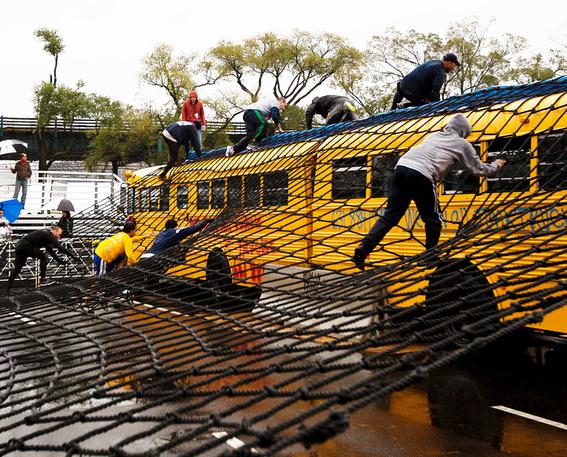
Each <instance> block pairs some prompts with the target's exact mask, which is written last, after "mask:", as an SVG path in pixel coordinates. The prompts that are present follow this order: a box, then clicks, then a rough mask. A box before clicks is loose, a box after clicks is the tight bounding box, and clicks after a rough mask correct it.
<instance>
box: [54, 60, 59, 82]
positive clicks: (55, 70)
mask: <svg viewBox="0 0 567 457" xmlns="http://www.w3.org/2000/svg"><path fill="white" fill-rule="evenodd" d="M58 61H59V54H56V55H55V66H54V67H53V87H57V63H58Z"/></svg>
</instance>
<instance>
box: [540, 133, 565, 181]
mask: <svg viewBox="0 0 567 457" xmlns="http://www.w3.org/2000/svg"><path fill="white" fill-rule="evenodd" d="M538 157H539V167H538V176H539V187H540V189H544V190H550V191H553V190H559V189H567V181H565V173H566V172H567V133H561V134H552V135H546V136H540V137H539V139H538Z"/></svg>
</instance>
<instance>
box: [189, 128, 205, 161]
mask: <svg viewBox="0 0 567 457" xmlns="http://www.w3.org/2000/svg"><path fill="white" fill-rule="evenodd" d="M197 138H198V139H199V145H200V146H201V151H202V150H203V131H202V130H201V129H197ZM189 144H190V145H191V143H189ZM191 150H193V151H195V148H193V147H191V149H187V150H186V151H185V160H192V159H193V157H192V155H191V153H190V152H191ZM195 154H196V152H195Z"/></svg>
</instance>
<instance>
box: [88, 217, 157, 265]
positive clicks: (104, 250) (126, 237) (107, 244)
mask: <svg viewBox="0 0 567 457" xmlns="http://www.w3.org/2000/svg"><path fill="white" fill-rule="evenodd" d="M135 233H136V223H135V222H133V221H129V222H126V223H125V224H124V228H123V229H122V231H121V232H118V233H117V234H116V235H112V236H111V237H110V238H107V239H106V240H104V241H101V242H100V243H99V244H98V246H97V247H96V250H95V253H94V256H93V257H94V264H95V273H96V275H97V276H99V275H100V274H101V270H102V262H103V261H104V263H105V264H106V273H110V272H111V271H112V270H113V269H114V267H116V266H117V265H119V264H120V263H122V262H123V261H125V260H130V261H132V259H133V258H134V247H133V246H132V242H133V241H139V240H141V239H143V238H146V237H147V236H150V235H151V234H148V235H141V236H134V234H135Z"/></svg>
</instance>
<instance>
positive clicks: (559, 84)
mask: <svg viewBox="0 0 567 457" xmlns="http://www.w3.org/2000/svg"><path fill="white" fill-rule="evenodd" d="M566 105H567V78H557V79H555V80H550V81H545V82H542V83H536V84H531V85H526V86H515V87H501V88H493V89H487V90H483V91H479V92H476V93H474V94H470V95H465V96H462V97H453V98H450V99H448V100H445V101H442V102H438V103H435V104H431V105H426V106H425V107H420V108H415V109H406V110H400V111H395V112H390V113H386V114H384V115H380V116H375V117H372V118H369V119H365V120H362V121H359V122H354V123H345V124H339V125H336V126H329V127H323V128H320V129H315V130H311V131H305V132H296V133H289V134H283V135H275V136H273V137H270V138H268V139H266V140H265V141H264V143H261V144H260V145H259V148H258V149H257V150H255V151H253V152H249V153H246V154H242V155H239V156H238V155H237V156H235V157H231V158H228V159H225V158H220V157H219V155H220V152H219V151H212V152H210V153H209V154H208V155H206V157H205V159H203V160H200V161H197V162H194V163H190V164H187V165H183V166H180V167H177V168H175V169H173V170H172V172H171V173H170V176H169V179H168V181H167V182H166V183H163V184H162V183H160V182H159V181H158V180H157V178H156V176H157V174H158V173H159V171H160V170H159V169H158V170H153V171H152V170H150V171H149V173H147V174H146V175H145V176H142V177H141V178H140V179H138V180H135V181H132V183H131V186H130V188H129V189H128V191H127V194H126V195H125V199H126V200H127V206H128V208H123V206H124V203H125V202H124V201H119V199H108V200H107V201H106V202H105V203H104V204H103V205H98V206H97V207H96V208H91V209H90V210H87V211H84V212H82V213H81V214H79V215H77V217H76V218H75V227H76V234H75V235H76V236H79V237H80V236H83V235H81V233H82V234H84V236H83V238H85V239H86V238H87V236H86V234H92V233H100V234H103V233H104V234H107V233H112V232H113V231H114V230H115V229H116V227H117V226H119V225H120V223H121V222H123V219H124V216H125V213H127V212H132V213H134V215H135V218H136V221H137V224H138V233H139V234H144V233H150V232H151V231H153V230H160V229H162V228H163V225H164V222H165V221H166V220H167V219H170V218H176V219H177V220H178V221H179V223H180V225H181V226H183V225H187V224H189V223H192V222H195V221H197V220H203V219H206V220H209V221H210V223H209V224H208V225H207V226H206V227H205V228H204V229H203V230H201V231H200V232H198V233H197V234H195V235H193V236H191V237H190V238H188V239H186V240H184V241H183V242H182V243H180V244H179V245H177V246H175V247H173V248H170V249H169V250H167V251H165V252H163V253H161V254H159V255H156V256H154V257H152V258H148V259H141V260H139V261H138V262H136V263H134V264H133V265H130V266H128V267H126V268H122V269H117V270H115V271H113V272H112V273H110V274H108V275H104V276H100V277H96V278H95V277H90V276H88V275H87V273H86V272H85V274H84V276H83V277H80V278H67V280H66V281H65V282H61V283H58V284H53V285H50V286H48V287H44V288H41V289H39V290H37V291H32V292H29V291H28V292H26V293H24V292H22V293H18V294H14V295H12V296H7V297H3V298H1V299H0V310H1V312H0V341H2V343H1V344H0V367H1V369H0V455H9V454H16V453H25V452H27V453H30V454H32V453H33V452H35V453H36V454H37V453H39V455H66V456H71V455H102V456H157V455H173V454H175V455H183V456H196V455H222V456H227V455H238V456H248V455H266V456H272V455H276V454H277V453H278V452H279V451H281V450H283V449H286V448H289V447H290V446H293V445H296V444H301V445H303V446H304V447H306V448H309V447H310V446H312V445H315V444H317V443H322V442H324V441H326V440H328V439H330V438H332V437H333V436H335V435H337V434H338V433H341V432H343V431H345V430H346V429H347V428H348V425H349V417H350V415H351V414H353V413H354V412H356V411H358V410H360V409H361V408H363V407H364V406H366V405H368V404H370V403H372V402H374V401H376V400H378V399H379V398H381V397H384V396H386V395H388V394H389V393H391V392H394V391H396V390H399V389H402V388H404V387H407V386H408V385H410V384H411V383H414V382H415V381H417V380H420V379H423V378H424V377H426V376H427V375H428V373H430V372H431V371H432V370H436V369H439V368H440V367H443V366H446V365H448V364H450V363H452V362H454V361H456V360H457V359H459V358H461V357H463V356H464V355H466V354H468V353H470V352H472V351H477V350H478V349H480V348H482V347H485V346H486V345H489V344H491V343H493V342H495V341H496V340H498V339H500V338H502V337H504V336H506V335H509V334H511V333H513V332H516V331H518V330H519V329H522V328H525V327H526V325H527V326H539V328H540V329H543V330H546V331H549V332H552V333H556V334H557V333H567V332H566V330H565V327H564V322H565V320H562V319H561V316H562V314H561V313H562V312H564V309H563V307H564V305H565V301H566V299H567V297H566V293H565V268H566V267H567V261H566V260H567V252H566V251H567V244H566V242H565V225H566V221H565V204H566V202H565V198H566V194H565V189H566V188H567V178H566V176H567V175H566V173H565V168H566V164H567V135H566V134H565V129H566V128H567V111H566ZM455 112H463V113H464V114H465V115H466V116H467V117H468V119H469V120H470V122H471V124H472V127H473V132H472V134H471V136H470V137H469V140H470V141H471V142H472V143H473V144H474V145H475V146H476V147H477V150H478V151H479V153H480V156H481V158H482V159H483V160H485V161H491V160H494V159H495V158H504V159H506V160H507V164H506V166H505V168H504V169H503V170H502V173H501V174H500V175H499V176H497V177H495V178H489V179H484V178H480V179H479V178H474V177H472V176H468V175H467V174H466V173H464V172H462V171H460V170H457V171H455V172H454V173H451V174H450V175H449V176H448V177H447V180H446V181H445V182H444V183H440V184H439V196H440V205H441V209H442V211H443V215H444V218H445V222H444V229H443V234H442V237H441V242H440V244H439V246H438V247H437V248H435V249H432V250H428V251H425V250H424V238H425V237H424V229H423V226H422V222H421V220H420V219H419V217H418V214H417V212H416V210H415V208H414V207H413V206H412V207H410V210H409V211H408V212H407V214H406V216H405V217H404V219H402V221H401V222H400V224H399V225H398V227H396V228H395V229H393V230H392V231H391V232H390V233H389V234H388V235H387V236H386V238H385V239H384V240H383V241H382V243H381V244H380V246H379V248H378V249H377V250H376V251H375V252H374V253H373V254H372V255H371V257H370V258H369V260H368V262H369V265H370V268H368V269H367V270H366V271H364V272H359V271H358V270H357V269H355V268H354V264H352V262H351V260H350V259H351V257H352V254H353V250H354V248H355V247H356V246H357V245H358V243H360V240H361V238H362V237H363V236H364V235H365V234H366V233H367V232H368V230H369V229H370V227H371V226H372V224H373V223H374V221H375V219H376V217H377V216H378V215H380V214H381V213H382V211H383V210H384V208H385V204H386V197H387V196H388V193H389V183H390V180H391V177H392V174H393V168H394V166H395V163H396V161H397V158H398V157H399V154H403V152H404V151H406V150H407V149H409V148H410V147H412V146H413V145H415V144H417V143H419V142H420V141H421V140H422V139H423V138H424V137H425V136H426V135H427V134H429V133H431V132H434V131H439V130H441V129H442V128H443V127H444V125H445V124H446V121H447V118H448V116H450V115H452V114H453V113H455ZM142 174H143V173H142ZM140 176H141V175H140ZM128 210H131V211H128ZM151 239H152V238H151V237H150V238H147V239H146V240H144V241H143V242H142V243H141V247H140V249H139V251H140V252H143V250H144V249H145V248H147V247H148V245H149V244H151ZM563 316H564V314H563ZM562 325H563V328H562V327H561V326H562ZM232 438H238V439H239V440H241V441H242V442H243V443H242V446H241V447H239V448H238V449H232V448H231V447H228V446H227V445H226V443H227V442H228V441H229V440H231V439H232Z"/></svg>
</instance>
